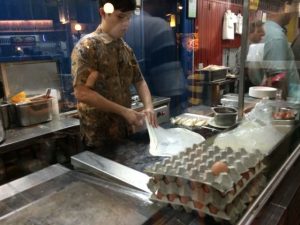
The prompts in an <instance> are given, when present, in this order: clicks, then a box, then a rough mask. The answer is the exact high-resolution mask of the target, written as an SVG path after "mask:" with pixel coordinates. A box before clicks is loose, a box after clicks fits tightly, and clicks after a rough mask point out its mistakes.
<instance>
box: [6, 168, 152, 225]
mask: <svg viewBox="0 0 300 225" xmlns="http://www.w3.org/2000/svg"><path fill="white" fill-rule="evenodd" d="M74 174H75V175H74ZM69 175H71V177H72V179H70V177H69V178H67V180H68V181H69V182H68V183H67V184H64V185H61V184H62V183H63V182H55V181H51V182H52V183H53V182H54V183H55V185H53V184H48V185H49V186H50V187H51V186H53V187H54V186H55V189H56V190H55V191H52V192H51V193H47V195H45V196H44V197H41V198H39V199H37V200H35V201H32V202H31V201H27V203H28V204H25V205H24V206H22V207H19V208H17V209H16V210H13V211H11V212H10V213H8V214H6V215H3V216H2V217H1V218H0V224H1V225H24V224H25V225H27V224H28V225H29V224H30V225H48V224H49V225H50V224H51V225H56V224H57V225H61V224H63V225H74V224H76V225H81V224H82V225H86V224H89V225H93V224H95V225H98V224H132V225H134V224H143V223H144V222H145V221H146V220H147V218H149V217H151V215H152V214H154V213H155V212H156V211H157V208H156V207H155V206H154V205H153V203H152V202H150V201H149V200H148V198H149V196H147V194H145V193H142V192H137V191H136V190H134V191H133V190H132V189H128V188H124V187H123V188H120V187H118V186H116V185H115V184H112V183H109V182H106V181H101V180H98V179H95V178H93V177H89V176H86V175H80V174H76V173H73V172H71V173H70V174H69ZM64 176H67V175H64ZM73 178H74V179H73ZM62 180H63V179H61V181H62ZM70 180H71V182H70ZM51 182H50V183H51ZM48 185H46V184H43V185H42V186H43V187H40V189H43V188H46V189H47V186H48ZM35 189H37V188H35ZM29 192H32V193H35V192H39V191H37V190H35V191H34V192H33V191H32V190H30V191H29ZM45 192H48V191H47V190H46V191H45ZM30 195H31V194H30V193H21V194H20V196H14V197H13V198H14V200H15V202H18V201H17V198H19V200H21V199H23V201H24V199H27V200H28V198H30V197H29V196H30ZM14 200H12V201H10V200H9V201H6V202H5V201H4V202H0V204H1V205H2V206H3V205H5V204H6V205H7V206H9V205H12V203H13V202H14ZM0 208H2V207H0ZM155 208H156V209H155Z"/></svg>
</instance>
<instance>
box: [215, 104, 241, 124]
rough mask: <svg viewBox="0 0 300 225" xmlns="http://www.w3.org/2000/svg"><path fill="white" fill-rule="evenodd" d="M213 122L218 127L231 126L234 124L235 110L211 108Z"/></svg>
mask: <svg viewBox="0 0 300 225" xmlns="http://www.w3.org/2000/svg"><path fill="white" fill-rule="evenodd" d="M212 111H213V112H214V114H215V116H214V121H215V123H216V124H217V125H219V126H231V125H234V124H235V123H236V118H237V110H236V109H235V108H231V107H225V106H220V107H213V108H212Z"/></svg>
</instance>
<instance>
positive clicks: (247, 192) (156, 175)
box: [146, 145, 264, 220]
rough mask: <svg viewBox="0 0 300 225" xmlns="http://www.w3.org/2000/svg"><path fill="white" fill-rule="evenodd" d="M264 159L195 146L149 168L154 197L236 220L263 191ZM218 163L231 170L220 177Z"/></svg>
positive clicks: (242, 151) (217, 148) (234, 151)
mask: <svg viewBox="0 0 300 225" xmlns="http://www.w3.org/2000/svg"><path fill="white" fill-rule="evenodd" d="M262 159H263V156H262V154H261V153H260V152H259V151H255V152H253V153H248V152H246V151H245V150H244V149H239V150H233V149H231V148H226V149H220V148H219V147H217V146H213V147H206V146H205V145H194V146H193V148H188V149H186V150H185V151H183V152H180V153H179V154H178V155H175V156H172V157H171V158H168V159H164V160H163V161H162V162H157V163H156V164H154V165H153V166H152V167H151V168H148V169H146V173H147V174H148V175H149V176H151V179H150V181H149V183H148V187H149V189H150V190H151V191H152V193H153V194H152V197H151V198H152V199H153V200H156V201H160V202H167V203H170V204H171V205H173V206H177V205H181V206H183V207H184V208H189V209H195V210H198V211H201V212H204V213H206V214H209V215H212V216H214V217H219V218H222V219H226V220H232V219H234V218H236V217H237V216H238V214H239V213H240V211H241V210H243V209H244V208H245V207H246V204H247V203H249V202H250V200H251V199H252V197H253V196H256V195H257V194H258V193H259V191H260V190H261V187H262V185H263V183H264V177H263V175H260V173H261V171H262V170H263V168H264V165H263V164H262V162H261V161H262ZM217 161H222V162H224V163H226V164H227V166H228V171H227V172H221V173H220V174H219V175H217V176H216V175H214V174H213V172H212V170H211V167H212V165H213V164H214V163H215V162H217ZM250 183H251V185H250ZM243 205H245V207H242V206H243Z"/></svg>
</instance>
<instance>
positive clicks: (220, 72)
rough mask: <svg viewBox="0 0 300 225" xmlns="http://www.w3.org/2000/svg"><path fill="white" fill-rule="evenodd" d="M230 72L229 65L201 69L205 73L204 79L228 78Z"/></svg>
mask: <svg viewBox="0 0 300 225" xmlns="http://www.w3.org/2000/svg"><path fill="white" fill-rule="evenodd" d="M227 72H228V67H223V66H220V67H218V68H217V69H212V68H211V67H206V68H204V69H201V70H200V73H202V74H203V75H204V81H208V82H211V81H216V80H224V79H226V75H227Z"/></svg>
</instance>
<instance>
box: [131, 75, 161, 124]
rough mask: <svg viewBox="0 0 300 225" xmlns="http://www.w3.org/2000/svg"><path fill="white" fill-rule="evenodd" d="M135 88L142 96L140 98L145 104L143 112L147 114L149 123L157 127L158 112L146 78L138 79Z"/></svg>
mask: <svg viewBox="0 0 300 225" xmlns="http://www.w3.org/2000/svg"><path fill="white" fill-rule="evenodd" d="M135 88H136V90H137V92H138V94H139V96H140V99H141V100H142V102H143V104H144V110H143V112H144V113H145V114H146V116H147V118H148V121H149V123H150V124H151V125H152V126H153V127H157V126H158V123H157V118H156V114H155V112H154V110H153V104H152V97H151V93H150V91H149V88H148V85H147V83H146V81H145V80H141V81H138V82H137V83H135Z"/></svg>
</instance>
